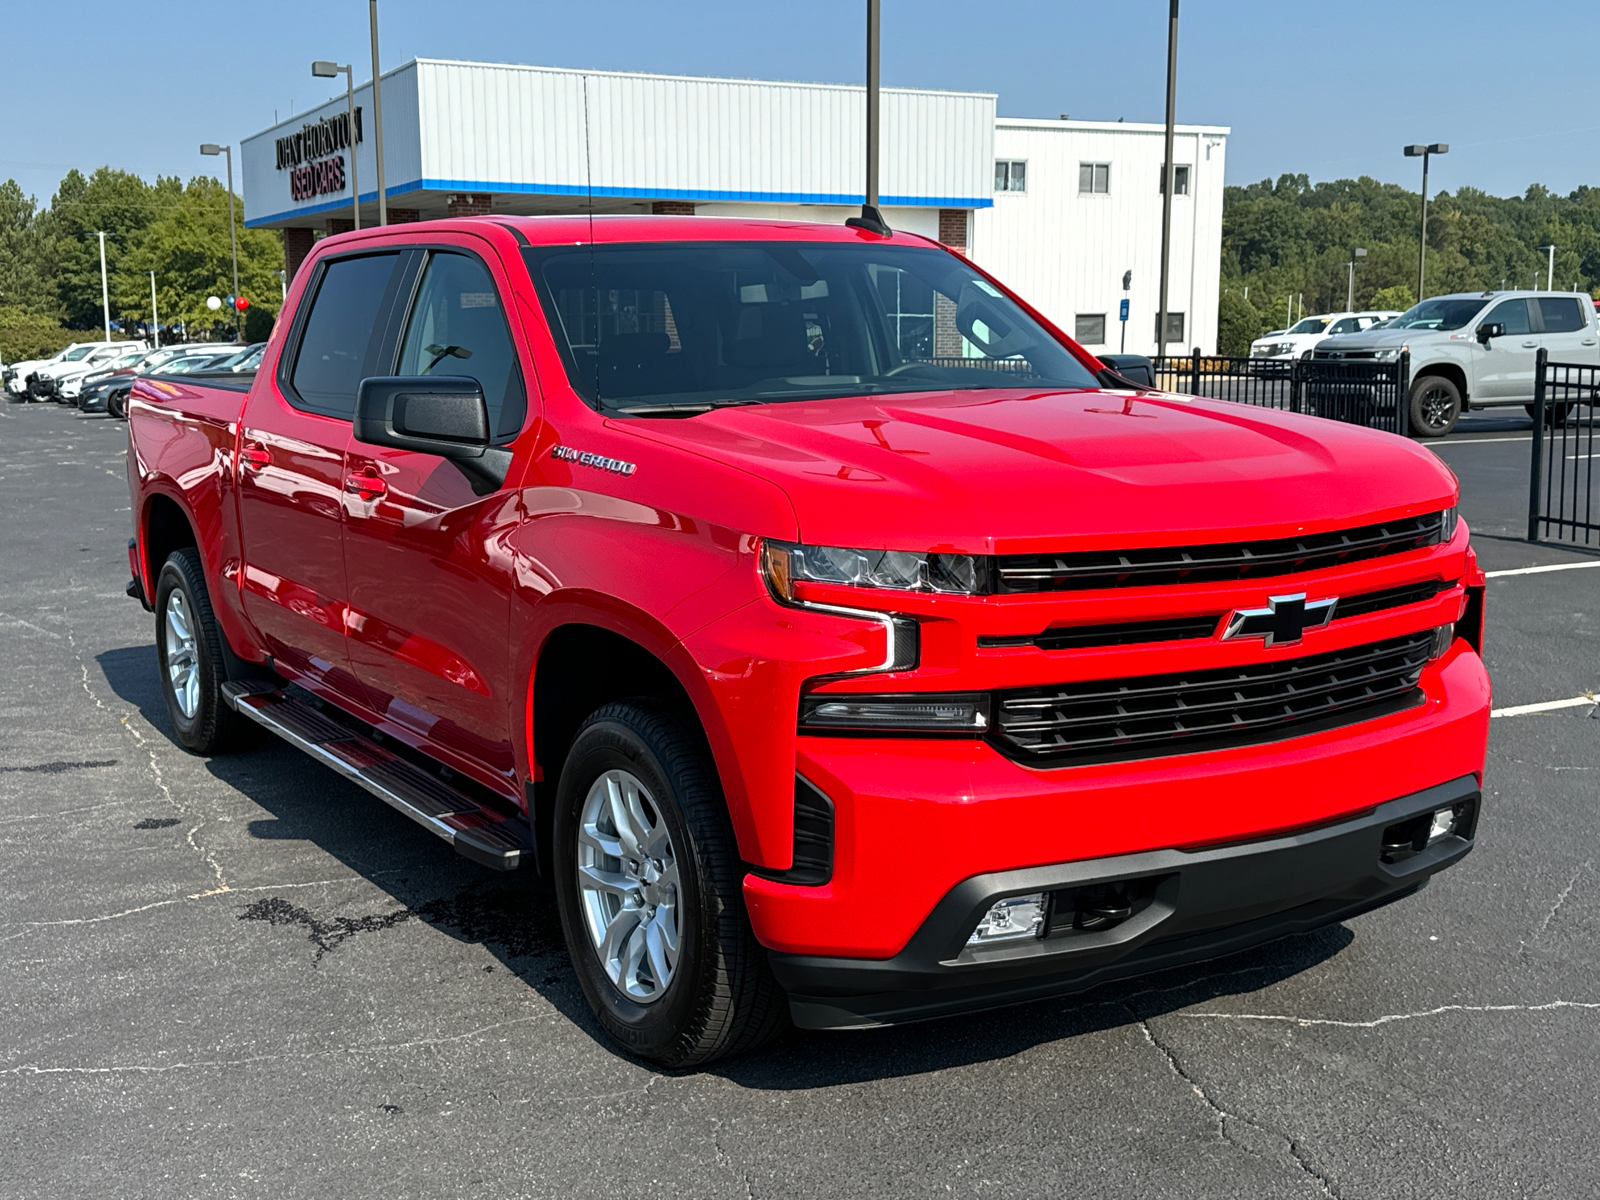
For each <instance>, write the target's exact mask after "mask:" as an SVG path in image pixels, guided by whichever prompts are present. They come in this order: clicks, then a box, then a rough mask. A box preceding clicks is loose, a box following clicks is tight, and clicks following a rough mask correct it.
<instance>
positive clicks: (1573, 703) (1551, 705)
mask: <svg viewBox="0 0 1600 1200" xmlns="http://www.w3.org/2000/svg"><path fill="white" fill-rule="evenodd" d="M1585 704H1600V700H1597V699H1596V698H1595V696H1594V693H1592V692H1589V693H1586V694H1584V695H1582V696H1574V697H1573V698H1572V699H1571V700H1546V701H1545V702H1544V703H1543V704H1517V705H1513V706H1512V707H1511V708H1492V709H1490V710H1489V715H1490V716H1491V717H1526V716H1529V715H1530V714H1532V713H1542V712H1554V711H1555V710H1556V709H1558V708H1579V707H1581V706H1583V705H1585Z"/></svg>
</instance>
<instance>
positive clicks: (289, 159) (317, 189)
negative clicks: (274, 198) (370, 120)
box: [274, 108, 362, 200]
mask: <svg viewBox="0 0 1600 1200" xmlns="http://www.w3.org/2000/svg"><path fill="white" fill-rule="evenodd" d="M355 118H356V119H355V128H354V129H353V130H352V128H351V123H350V114H349V113H339V114H337V115H336V116H332V117H324V118H322V120H320V121H307V122H306V123H305V124H304V125H302V126H301V127H300V128H299V130H298V131H296V132H295V133H291V134H289V135H288V136H287V137H281V138H278V139H277V140H276V142H275V143H274V147H275V149H276V151H277V159H278V170H280V171H282V170H285V169H287V170H288V171H289V196H290V198H291V199H294V200H311V199H314V198H315V197H317V196H325V195H327V194H328V193H329V192H342V191H344V189H345V177H344V155H343V154H342V153H341V152H342V151H345V150H348V149H350V147H351V145H352V143H353V142H359V141H361V140H362V137H361V110H360V109H359V108H358V109H356V114H355ZM352 134H353V135H354V136H353V137H352Z"/></svg>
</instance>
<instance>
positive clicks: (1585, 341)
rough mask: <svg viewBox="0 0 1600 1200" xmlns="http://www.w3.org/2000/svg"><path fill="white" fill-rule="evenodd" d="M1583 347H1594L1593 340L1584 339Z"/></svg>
mask: <svg viewBox="0 0 1600 1200" xmlns="http://www.w3.org/2000/svg"><path fill="white" fill-rule="evenodd" d="M1583 345H1585V346H1592V345H1594V339H1593V338H1584V339H1583Z"/></svg>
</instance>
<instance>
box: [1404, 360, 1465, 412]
mask: <svg viewBox="0 0 1600 1200" xmlns="http://www.w3.org/2000/svg"><path fill="white" fill-rule="evenodd" d="M1434 375H1437V376H1440V377H1442V378H1444V379H1448V380H1449V381H1450V382H1451V383H1452V384H1454V385H1455V389H1456V391H1458V392H1460V393H1461V411H1462V412H1466V411H1467V410H1468V409H1470V408H1471V407H1472V389H1471V388H1470V387H1469V386H1468V384H1467V372H1466V371H1465V369H1463V368H1462V366H1461V365H1460V364H1459V363H1453V362H1431V363H1428V364H1427V365H1426V366H1424V367H1419V368H1418V369H1417V370H1416V371H1414V372H1412V375H1411V387H1410V388H1407V389H1406V390H1407V393H1408V395H1407V399H1409V398H1410V396H1409V392H1410V390H1411V388H1415V387H1416V386H1417V384H1419V383H1421V382H1422V381H1423V380H1424V379H1427V378H1429V377H1431V376H1434Z"/></svg>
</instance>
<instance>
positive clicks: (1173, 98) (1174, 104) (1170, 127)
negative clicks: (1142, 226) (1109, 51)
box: [1156, 0, 1178, 358]
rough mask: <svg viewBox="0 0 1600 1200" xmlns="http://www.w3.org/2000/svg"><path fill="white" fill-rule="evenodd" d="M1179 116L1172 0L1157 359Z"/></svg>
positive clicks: (1161, 348)
mask: <svg viewBox="0 0 1600 1200" xmlns="http://www.w3.org/2000/svg"><path fill="white" fill-rule="evenodd" d="M1177 115H1178V0H1171V4H1170V7H1169V10H1168V13H1167V159H1166V165H1165V166H1164V167H1162V168H1161V169H1162V170H1163V171H1165V172H1166V175H1167V178H1166V182H1165V184H1164V186H1163V187H1162V189H1161V307H1160V310H1159V312H1158V313H1157V315H1156V357H1158V358H1160V357H1162V356H1164V355H1165V354H1166V352H1167V278H1168V275H1169V274H1170V273H1171V267H1172V264H1171V262H1170V261H1169V260H1170V257H1171V254H1172V189H1173V186H1174V183H1175V181H1176V179H1177V175H1178V172H1177V168H1176V167H1175V166H1174V165H1173V162H1172V139H1173V136H1174V134H1175V130H1176V123H1177Z"/></svg>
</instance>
